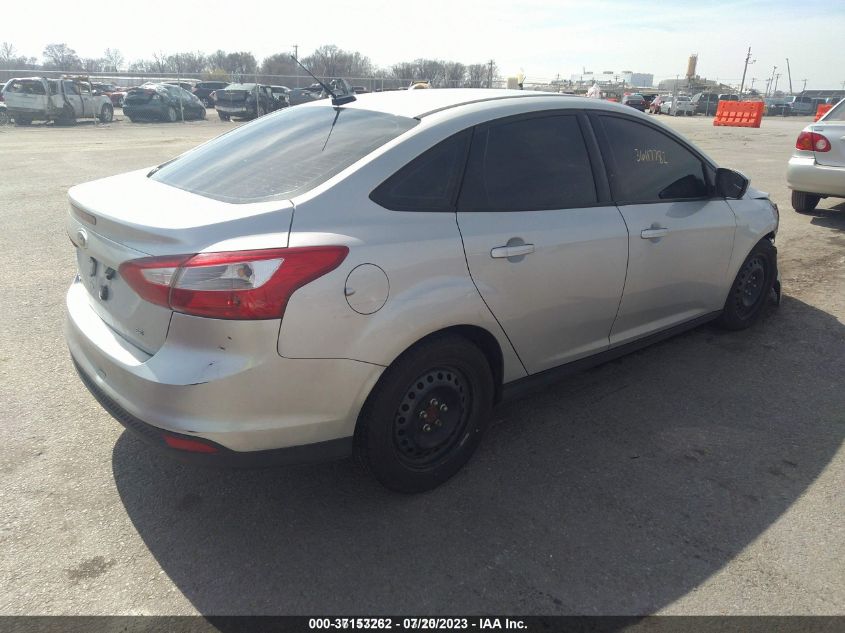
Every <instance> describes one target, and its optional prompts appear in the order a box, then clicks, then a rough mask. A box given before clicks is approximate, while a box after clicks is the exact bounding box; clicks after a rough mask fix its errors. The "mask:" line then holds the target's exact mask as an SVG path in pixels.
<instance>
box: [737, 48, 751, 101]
mask: <svg viewBox="0 0 845 633" xmlns="http://www.w3.org/2000/svg"><path fill="white" fill-rule="evenodd" d="M753 63H754V62H752V61H751V47H750V46H749V47H748V54H747V55H746V56H745V68H743V69H742V83H740V84H739V98H740V99H742V89H743V88H745V73H746V72H748V64H753Z"/></svg>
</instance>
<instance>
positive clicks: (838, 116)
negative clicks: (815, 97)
mask: <svg viewBox="0 0 845 633" xmlns="http://www.w3.org/2000/svg"><path fill="white" fill-rule="evenodd" d="M828 121H845V99H843V100H842V101H840V102H839V104H838V105H836V106H834V107H833V109H832V110H831V111H830V112H828V113H827V116H826V117H825V118H824V121H823V123H827V122H828Z"/></svg>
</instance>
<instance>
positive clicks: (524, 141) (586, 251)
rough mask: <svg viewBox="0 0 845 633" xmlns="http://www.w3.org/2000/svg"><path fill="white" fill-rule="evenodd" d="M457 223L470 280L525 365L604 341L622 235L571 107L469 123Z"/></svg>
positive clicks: (619, 275)
mask: <svg viewBox="0 0 845 633" xmlns="http://www.w3.org/2000/svg"><path fill="white" fill-rule="evenodd" d="M570 112H571V111H570ZM458 226H459V228H460V231H461V236H462V238H463V242H464V249H465V252H466V257H467V263H468V265H469V271H470V274H471V276H472V279H473V281H474V282H475V285H476V287H477V288H478V291H479V292H480V293H481V296H482V297H483V299H484V301H485V302H486V303H487V305H488V307H489V308H490V310H491V311H492V312H493V314H494V315H495V317H496V319H497V320H498V321H499V323H500V324H501V325H502V328H503V329H504V331H505V333H506V334H507V336H508V338H509V339H510V341H511V343H512V344H513V346H514V348H515V350H516V352H517V354H518V355H519V357H520V358H521V360H522V362H523V364H524V365H525V368H526V369H527V371H528V372H529V373H536V372H539V371H543V370H545V369H550V368H552V367H555V366H557V365H560V364H562V363H565V362H569V361H573V360H577V359H579V358H582V357H584V356H588V355H590V354H594V353H596V352H599V351H603V350H605V349H607V348H608V345H609V341H608V335H609V333H610V328H611V325H612V323H613V320H614V317H615V316H616V312H617V309H618V307H619V299H620V296H621V293H622V288H623V285H624V282H625V269H626V264H627V259H628V234H627V230H626V228H625V223H624V221H623V219H622V216H621V214H620V213H619V210H618V209H617V208H616V207H615V206H613V205H612V204H610V203H609V201H607V200H600V199H599V196H598V194H597V191H596V185H595V181H594V177H593V171H592V167H591V160H590V154H589V152H588V151H587V145H586V143H585V140H584V135H583V133H582V126H581V125H580V124H579V118H578V116H576V115H575V114H571V113H567V111H562V112H561V113H560V114H554V115H550V114H549V113H543V114H541V115H539V116H538V115H533V116H523V117H517V118H509V119H503V120H501V121H495V122H492V123H490V124H485V125H483V126H479V127H478V128H476V129H475V132H474V135H473V140H472V147H471V149H470V154H469V159H468V162H467V166H466V171H465V176H464V181H463V186H462V189H461V193H460V197H459V199H458Z"/></svg>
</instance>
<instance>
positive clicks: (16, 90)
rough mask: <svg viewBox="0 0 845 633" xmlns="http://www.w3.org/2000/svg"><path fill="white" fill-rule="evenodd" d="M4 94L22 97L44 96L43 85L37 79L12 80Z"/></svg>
mask: <svg viewBox="0 0 845 633" xmlns="http://www.w3.org/2000/svg"><path fill="white" fill-rule="evenodd" d="M5 92H10V93H13V94H22V95H43V94H46V92H45V90H44V84H43V83H42V82H41V81H39V80H37V79H12V81H10V82H9V83H8V85H7V86H6V89H5Z"/></svg>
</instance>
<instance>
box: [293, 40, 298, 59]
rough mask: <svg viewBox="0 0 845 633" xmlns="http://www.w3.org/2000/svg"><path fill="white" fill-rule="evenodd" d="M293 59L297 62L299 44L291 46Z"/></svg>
mask: <svg viewBox="0 0 845 633" xmlns="http://www.w3.org/2000/svg"><path fill="white" fill-rule="evenodd" d="M293 58H294V59H295V60H296V61H299V44H294V45H293Z"/></svg>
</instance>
